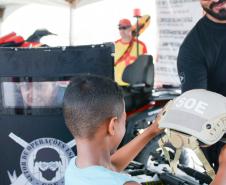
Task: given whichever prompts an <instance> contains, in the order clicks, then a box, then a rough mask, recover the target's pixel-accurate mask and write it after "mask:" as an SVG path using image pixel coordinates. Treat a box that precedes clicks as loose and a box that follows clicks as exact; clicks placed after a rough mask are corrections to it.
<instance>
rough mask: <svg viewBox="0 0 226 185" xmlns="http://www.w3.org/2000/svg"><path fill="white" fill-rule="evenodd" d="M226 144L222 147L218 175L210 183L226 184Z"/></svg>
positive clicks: (212, 184) (216, 184)
mask: <svg viewBox="0 0 226 185" xmlns="http://www.w3.org/2000/svg"><path fill="white" fill-rule="evenodd" d="M225 175H226V145H225V146H224V147H223V148H222V150H221V153H220V156H219V169H218V171H217V174H216V177H215V179H214V180H213V182H212V183H211V184H210V185H225V184H226V176H225Z"/></svg>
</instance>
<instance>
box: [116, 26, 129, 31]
mask: <svg viewBox="0 0 226 185" xmlns="http://www.w3.org/2000/svg"><path fill="white" fill-rule="evenodd" d="M128 28H130V26H119V27H118V29H119V30H126V29H128Z"/></svg>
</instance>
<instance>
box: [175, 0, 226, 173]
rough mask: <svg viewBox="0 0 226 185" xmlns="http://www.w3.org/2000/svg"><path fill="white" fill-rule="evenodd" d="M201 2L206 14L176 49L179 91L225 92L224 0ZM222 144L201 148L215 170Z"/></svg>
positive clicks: (225, 32) (225, 38) (225, 41)
mask: <svg viewBox="0 0 226 185" xmlns="http://www.w3.org/2000/svg"><path fill="white" fill-rule="evenodd" d="M200 2H201V5H202V7H203V9H204V11H205V12H206V14H205V16H204V17H203V18H201V19H200V20H199V21H198V23H197V24H196V25H195V27H194V28H193V29H192V30H191V31H190V33H189V34H188V35H187V37H186V38H185V40H184V42H183V43H182V45H181V47H180V50H179V55H178V61H177V67H178V73H179V76H180V80H181V86H182V92H185V91H188V90H190V89H207V90H210V91H213V92H216V93H219V94H222V95H223V96H226V0H200ZM216 106H217V105H216ZM222 146H223V143H217V144H215V145H213V146H211V147H209V148H207V149H204V153H205V155H206V157H207V159H208V161H209V162H210V164H211V165H212V166H213V167H214V169H215V170H217V169H218V155H219V153H220V149H221V148H222Z"/></svg>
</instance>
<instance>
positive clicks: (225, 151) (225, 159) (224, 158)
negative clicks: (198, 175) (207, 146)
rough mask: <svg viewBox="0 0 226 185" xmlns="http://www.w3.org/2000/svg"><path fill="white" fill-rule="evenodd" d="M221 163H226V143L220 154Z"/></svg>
mask: <svg viewBox="0 0 226 185" xmlns="http://www.w3.org/2000/svg"><path fill="white" fill-rule="evenodd" d="M219 164H220V165H226V145H225V146H224V147H223V148H222V149H221V153H220V156H219Z"/></svg>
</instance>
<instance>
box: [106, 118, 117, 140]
mask: <svg viewBox="0 0 226 185" xmlns="http://www.w3.org/2000/svg"><path fill="white" fill-rule="evenodd" d="M117 120H118V118H117V117H112V118H111V119H110V122H109V124H108V133H109V134H110V135H111V136H114V135H115V126H116V123H117Z"/></svg>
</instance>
